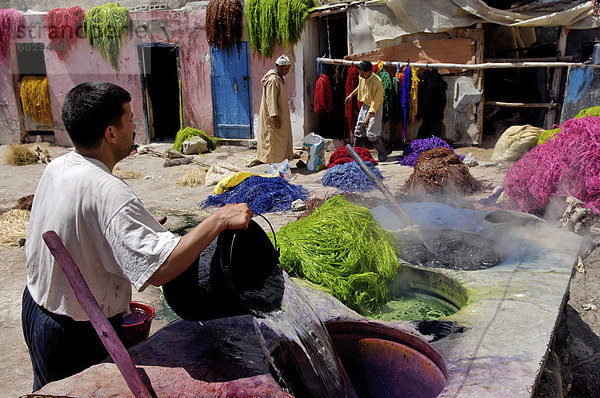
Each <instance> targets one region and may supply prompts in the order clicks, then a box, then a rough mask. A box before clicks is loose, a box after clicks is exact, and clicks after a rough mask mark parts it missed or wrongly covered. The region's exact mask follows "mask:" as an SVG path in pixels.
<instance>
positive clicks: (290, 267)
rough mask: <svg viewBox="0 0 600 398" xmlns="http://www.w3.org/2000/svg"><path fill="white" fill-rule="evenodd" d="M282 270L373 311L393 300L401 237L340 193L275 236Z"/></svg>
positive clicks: (356, 308)
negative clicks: (389, 288) (391, 290)
mask: <svg viewBox="0 0 600 398" xmlns="http://www.w3.org/2000/svg"><path fill="white" fill-rule="evenodd" d="M276 238H277V244H278V246H279V250H280V253H281V255H280V258H279V259H280V262H281V266H282V267H283V268H284V269H285V270H286V271H287V272H288V273H289V274H290V275H292V276H297V277H300V278H304V279H307V280H309V281H311V282H313V283H315V284H317V285H319V286H322V287H323V288H325V289H327V290H329V291H330V292H331V294H332V295H333V296H334V297H336V298H337V299H339V300H340V301H341V302H343V303H344V304H346V305H347V306H348V307H350V308H352V309H355V310H359V311H360V310H361V309H364V308H365V307H366V308H371V309H374V308H376V307H377V306H379V305H381V304H383V303H385V302H386V301H387V300H388V299H389V296H390V294H389V290H388V283H389V282H390V281H391V280H393V279H394V278H396V276H397V273H398V267H399V263H398V260H397V252H396V249H395V248H396V247H398V245H397V242H396V238H395V237H394V236H393V235H392V234H391V233H389V232H387V231H386V230H384V229H383V228H382V227H381V225H380V224H379V222H378V221H377V220H376V219H375V218H374V217H373V215H372V214H371V212H370V211H369V209H367V208H366V207H363V206H359V205H356V204H353V203H350V202H348V201H347V200H346V199H344V197H343V196H341V195H338V196H334V197H333V198H331V199H329V200H328V201H326V202H325V203H323V204H322V205H321V206H320V207H318V208H317V209H316V210H315V211H314V212H313V213H312V214H310V215H309V216H307V217H304V218H302V219H300V220H298V221H296V222H293V223H288V224H287V225H285V226H284V227H282V228H281V229H280V230H279V232H277V234H276Z"/></svg>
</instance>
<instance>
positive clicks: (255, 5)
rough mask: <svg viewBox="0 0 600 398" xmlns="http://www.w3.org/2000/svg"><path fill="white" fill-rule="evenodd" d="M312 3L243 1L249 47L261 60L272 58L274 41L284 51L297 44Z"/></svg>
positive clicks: (305, 0)
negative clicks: (277, 42) (282, 47)
mask: <svg viewBox="0 0 600 398" xmlns="http://www.w3.org/2000/svg"><path fill="white" fill-rule="evenodd" d="M318 5H319V4H318V3H317V2H316V0H247V1H246V21H247V23H248V31H249V33H250V47H251V48H252V49H254V50H255V51H257V52H258V53H259V54H261V55H262V56H263V57H271V55H273V46H274V44H275V39H277V40H279V42H280V43H281V44H282V45H283V46H284V47H286V48H287V46H288V45H289V44H295V43H297V42H298V40H300V35H301V34H302V29H304V22H305V21H306V17H308V10H309V9H310V8H312V7H316V6H318Z"/></svg>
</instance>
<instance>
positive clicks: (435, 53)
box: [344, 38, 475, 73]
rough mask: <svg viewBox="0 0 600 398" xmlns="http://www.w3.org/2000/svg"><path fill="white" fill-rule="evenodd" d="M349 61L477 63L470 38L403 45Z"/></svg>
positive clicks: (356, 55) (351, 55)
mask: <svg viewBox="0 0 600 398" xmlns="http://www.w3.org/2000/svg"><path fill="white" fill-rule="evenodd" d="M344 58H345V59H348V60H364V59H368V60H369V61H371V62H377V61H379V60H385V61H394V60H396V61H403V62H406V60H410V62H411V63H453V64H474V63H475V41H474V40H473V39H470V38H455V39H444V40H426V41H419V40H416V41H413V42H410V43H402V44H399V45H397V46H392V47H385V48H378V49H376V50H373V51H370V52H368V53H362V54H350V55H347V56H346V57H344ZM439 72H440V73H448V69H445V70H444V69H440V70H439Z"/></svg>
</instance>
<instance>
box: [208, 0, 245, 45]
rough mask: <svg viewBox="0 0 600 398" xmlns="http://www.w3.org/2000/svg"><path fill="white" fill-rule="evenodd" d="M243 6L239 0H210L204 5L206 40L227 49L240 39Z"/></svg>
mask: <svg viewBox="0 0 600 398" xmlns="http://www.w3.org/2000/svg"><path fill="white" fill-rule="evenodd" d="M243 16H244V7H243V6H242V2H241V1H240V0H210V2H209V3H208V6H207V7H206V40H207V41H208V44H210V45H211V46H216V47H219V48H224V49H228V48H231V47H233V45H234V44H239V43H240V42H241V41H242V18H243Z"/></svg>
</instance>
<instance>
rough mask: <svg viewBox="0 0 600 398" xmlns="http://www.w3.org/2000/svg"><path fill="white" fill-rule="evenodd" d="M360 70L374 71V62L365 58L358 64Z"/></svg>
mask: <svg viewBox="0 0 600 398" xmlns="http://www.w3.org/2000/svg"><path fill="white" fill-rule="evenodd" d="M358 70H360V71H363V72H372V71H373V64H372V63H371V61H367V60H366V59H365V60H364V61H362V62H361V63H360V64H358Z"/></svg>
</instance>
